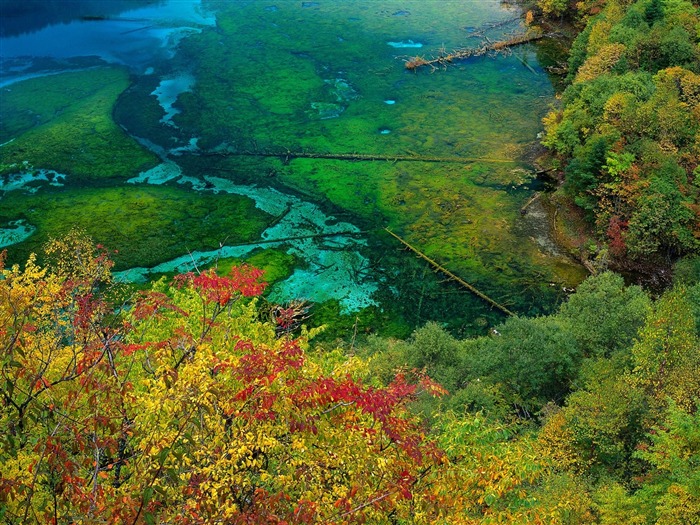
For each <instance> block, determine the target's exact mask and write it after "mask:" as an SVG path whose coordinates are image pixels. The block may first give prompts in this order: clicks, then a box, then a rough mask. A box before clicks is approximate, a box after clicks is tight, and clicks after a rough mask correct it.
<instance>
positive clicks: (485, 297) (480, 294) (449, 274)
mask: <svg viewBox="0 0 700 525" xmlns="http://www.w3.org/2000/svg"><path fill="white" fill-rule="evenodd" d="M384 231H386V232H387V233H388V234H389V235H391V236H392V237H394V238H395V239H396V240H398V241H399V242H400V243H401V244H403V245H404V246H405V247H406V248H408V249H409V250H411V251H412V252H413V253H415V254H416V255H417V256H418V257H420V258H421V259H423V260H425V261H427V262H428V263H429V264H430V265H431V266H432V267H433V268H435V269H436V270H438V271H440V272H442V273H444V274H445V275H447V277H449V278H450V279H452V280H453V281H456V282H458V283H459V284H461V285H462V286H464V287H465V288H466V289H467V290H469V291H470V292H471V293H473V294H474V295H476V296H477V297H479V298H481V299H483V300H484V301H486V302H487V303H489V304H490V305H491V306H493V307H495V308H498V309H499V310H500V311H501V312H503V313H504V314H506V315H510V316H513V315H515V314H514V313H513V312H511V311H510V310H508V308H506V307H505V306H503V305H502V304H499V303H497V302H496V301H494V300H493V299H491V298H490V297H489V296H488V295H486V294H485V293H483V292H480V291H479V290H477V289H476V288H475V287H474V286H472V285H471V284H469V283H468V282H466V281H465V280H463V279H462V278H460V277H457V276H456V275H455V274H453V273H452V272H451V271H449V270H448V269H447V268H444V267H442V266H440V265H439V264H438V263H437V262H435V261H433V260H432V259H431V258H430V257H428V256H427V255H425V254H424V253H423V252H421V251H420V250H418V249H417V248H414V247H413V246H411V245H410V244H408V242H406V241H404V240H403V239H402V238H401V237H399V236H398V235H396V234H395V233H394V232H392V231H391V230H390V229H389V228H384Z"/></svg>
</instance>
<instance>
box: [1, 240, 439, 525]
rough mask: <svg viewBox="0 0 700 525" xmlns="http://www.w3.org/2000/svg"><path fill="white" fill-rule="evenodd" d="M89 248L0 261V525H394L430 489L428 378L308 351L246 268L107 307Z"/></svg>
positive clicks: (158, 288)
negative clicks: (283, 330) (415, 403)
mask: <svg viewBox="0 0 700 525" xmlns="http://www.w3.org/2000/svg"><path fill="white" fill-rule="evenodd" d="M51 248H52V249H58V247H56V246H52V247H51ZM59 251H60V249H59ZM68 251H69V252H71V253H74V250H68ZM80 254H81V258H80V262H81V264H82V263H84V265H83V266H79V265H78V266H73V267H71V268H70V269H69V270H68V271H63V269H61V268H60V267H59V271H58V272H54V271H52V269H47V268H41V267H39V266H38V265H37V264H36V263H35V261H34V260H33V259H30V261H29V262H28V263H27V265H26V267H25V268H24V269H20V268H19V267H17V266H15V267H13V268H9V269H3V270H2V272H3V273H2V279H0V300H2V304H1V305H0V306H1V309H0V312H1V317H0V321H2V324H1V325H0V336H1V337H2V339H1V342H2V347H1V348H2V352H3V353H2V374H3V377H2V384H1V385H0V386H2V389H3V390H2V396H3V401H2V412H1V413H0V429H2V432H1V433H0V435H1V436H2V438H1V440H0V447H1V448H0V459H1V460H2V465H3V468H2V477H1V478H0V502H2V508H3V511H2V512H3V519H4V520H5V522H6V523H9V524H19V523H22V524H30V523H45V522H52V523H115V524H116V523H119V524H123V523H131V524H137V523H156V522H160V523H181V524H185V523H187V524H189V523H192V524H194V523H316V522H324V523H351V522H364V521H369V522H372V523H389V522H392V520H397V519H409V518H410V517H411V516H412V515H413V512H414V510H415V505H416V504H417V502H419V501H423V499H424V498H429V497H430V493H429V491H428V484H427V481H426V476H427V474H428V473H429V472H431V470H432V469H435V468H437V467H438V466H439V465H440V463H441V462H442V457H443V454H442V453H441V451H440V450H439V448H438V447H437V446H436V444H435V443H433V442H432V441H431V440H430V439H428V438H427V437H426V435H425V433H424V430H423V429H422V426H421V424H420V421H419V420H418V419H417V418H416V417H415V416H413V415H411V413H410V412H409V411H408V410H407V403H409V402H410V401H411V400H412V399H415V398H416V396H418V395H420V394H421V393H426V394H440V393H441V392H442V390H441V388H440V387H438V386H437V385H435V384H434V383H432V382H431V381H430V380H428V379H427V378H424V377H420V376H416V377H418V382H417V383H415V382H409V381H407V380H406V378H405V377H404V376H402V375H398V376H396V378H395V379H394V380H393V381H392V382H391V383H390V384H389V385H388V386H386V387H382V386H379V385H375V386H373V385H371V384H366V383H365V382H363V380H362V378H363V377H364V376H366V375H367V368H366V367H367V365H366V363H365V362H364V361H362V360H360V359H353V358H346V357H345V356H343V355H342V354H341V353H339V352H330V353H326V354H324V355H322V356H319V358H318V359H317V360H312V359H310V358H309V357H308V356H307V354H306V348H307V339H308V335H310V334H308V333H303V334H302V335H301V336H300V337H297V338H292V337H290V336H287V335H284V334H280V333H279V332H276V330H275V326H273V325H272V324H270V323H263V322H260V321H259V320H258V313H257V309H256V304H255V300H254V299H252V298H253V297H254V296H256V295H259V294H260V292H261V291H262V290H263V287H264V285H263V284H262V283H261V282H260V277H261V272H260V271H258V270H256V269H253V268H247V267H242V268H234V269H233V270H232V273H231V274H230V275H228V276H219V275H217V274H215V273H214V272H213V271H206V272H202V273H200V274H187V275H183V276H180V277H179V278H177V279H176V281H175V283H174V284H166V283H165V282H160V283H157V284H156V285H155V286H154V288H153V289H151V290H149V291H146V292H143V293H141V294H139V296H137V297H135V298H134V300H133V301H132V302H131V303H130V304H129V306H128V308H126V309H125V311H124V312H123V313H122V315H121V316H120V318H119V319H114V320H113V319H112V318H108V317H106V315H105V314H106V313H107V312H111V311H113V308H114V306H110V305H107V304H105V303H104V302H102V300H103V297H104V296H103V295H102V294H101V293H100V292H99V291H98V290H95V288H94V286H88V284H90V283H92V281H91V279H92V278H93V277H94V275H96V274H95V273H94V272H92V271H88V272H85V271H83V270H80V268H87V269H95V268H96V267H99V266H100V265H101V264H106V263H105V262H104V261H103V260H101V259H100V255H99V254H97V255H95V254H94V253H92V252H90V251H89V250H87V251H85V252H83V251H80ZM84 256H90V257H91V260H90V261H87V260H86V259H85V258H84ZM95 265H97V266H95ZM107 266H108V265H107ZM107 266H106V267H107ZM98 275H102V274H101V273H99V272H98ZM107 320H109V322H107ZM112 321H114V322H112ZM280 335H281V336H280ZM424 516H425V520H426V521H429V516H428V515H427V514H425V515H424Z"/></svg>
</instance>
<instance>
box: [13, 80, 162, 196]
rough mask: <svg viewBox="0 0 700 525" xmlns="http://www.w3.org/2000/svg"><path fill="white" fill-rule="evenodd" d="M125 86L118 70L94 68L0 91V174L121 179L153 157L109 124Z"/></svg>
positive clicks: (152, 161) (148, 164)
mask: <svg viewBox="0 0 700 525" xmlns="http://www.w3.org/2000/svg"><path fill="white" fill-rule="evenodd" d="M128 86H129V74H128V73H127V71H126V70H124V69H123V68H118V67H98V68H92V69H88V70H84V71H77V72H68V73H62V74H60V75H58V76H54V77H52V76H49V77H44V78H36V79H29V80H26V81H24V82H23V83H22V86H21V89H17V88H15V87H13V88H1V89H2V91H3V93H2V105H0V120H2V126H0V143H3V146H2V159H1V162H0V175H6V174H10V173H17V172H18V171H20V170H22V169H27V167H26V166H27V164H26V163H28V165H29V169H31V167H35V168H41V169H51V170H55V171H58V172H59V173H69V174H70V175H71V179H73V180H74V182H78V181H85V182H92V181H99V180H103V179H109V178H113V179H121V180H125V179H127V178H129V177H133V176H135V175H137V174H138V173H139V171H142V170H145V169H148V168H150V167H152V166H154V165H155V164H156V163H157V161H158V158H157V157H156V156H155V155H154V154H153V153H151V152H149V151H148V150H146V149H145V148H144V147H143V146H141V145H139V144H138V143H137V142H136V141H135V140H134V139H133V138H131V137H129V136H128V135H127V134H126V133H125V132H124V130H122V129H121V128H120V127H119V126H117V125H116V124H115V123H114V121H113V120H112V108H113V106H114V104H115V102H116V101H117V97H119V95H120V94H121V93H122V92H123V91H124V90H125V89H126V88H127V87H128Z"/></svg>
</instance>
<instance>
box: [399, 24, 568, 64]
mask: <svg viewBox="0 0 700 525" xmlns="http://www.w3.org/2000/svg"><path fill="white" fill-rule="evenodd" d="M552 36H554V33H526V34H524V35H518V36H515V37H513V38H510V39H508V40H501V41H498V42H491V41H490V40H487V41H486V42H485V43H484V44H483V45H481V46H480V47H475V48H469V49H457V50H455V51H452V52H450V53H443V54H441V55H440V56H438V57H435V58H430V59H426V58H424V57H419V56H416V57H411V58H409V59H408V60H407V61H406V63H405V64H404V66H405V67H406V69H410V70H415V69H418V68H420V67H423V66H430V67H431V68H433V69H437V67H438V66H443V67H446V66H448V65H449V64H451V63H452V62H455V61H456V60H464V59H467V58H471V57H478V56H482V55H485V54H487V53H492V52H493V53H500V52H503V51H505V50H507V49H510V48H511V47H515V46H521V45H523V44H527V43H529V42H534V41H536V40H541V39H543V38H548V37H552Z"/></svg>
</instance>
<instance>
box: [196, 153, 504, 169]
mask: <svg viewBox="0 0 700 525" xmlns="http://www.w3.org/2000/svg"><path fill="white" fill-rule="evenodd" d="M200 155H203V156H220V157H278V158H280V159H282V161H283V162H284V164H289V161H291V160H294V159H329V160H348V161H386V162H443V163H455V164H471V163H472V162H499V163H503V164H512V163H514V162H515V161H514V160H509V159H489V158H480V157H432V156H429V155H417V154H416V155H371V154H365V153H313V152H305V151H283V152H271V151H236V152H229V151H219V152H204V153H200ZM220 169H221V168H220Z"/></svg>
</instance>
